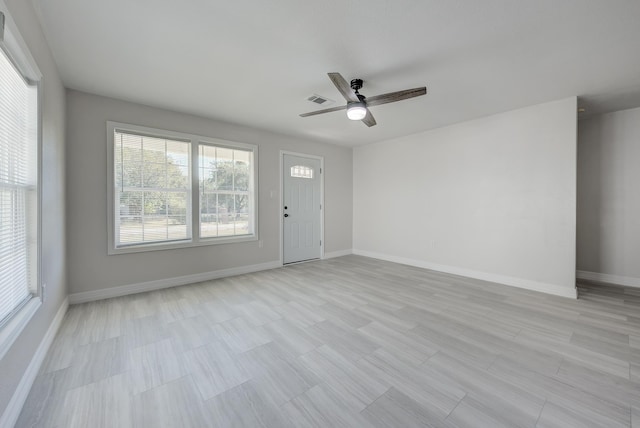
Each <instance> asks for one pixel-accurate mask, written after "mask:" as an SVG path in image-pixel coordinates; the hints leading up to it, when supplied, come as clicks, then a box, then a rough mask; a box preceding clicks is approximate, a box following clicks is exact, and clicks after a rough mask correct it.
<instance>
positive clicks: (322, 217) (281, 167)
mask: <svg viewBox="0 0 640 428" xmlns="http://www.w3.org/2000/svg"><path fill="white" fill-rule="evenodd" d="M284 155H291V156H298V157H301V158H309V159H317V160H319V161H320V205H321V206H322V209H321V210H320V241H321V242H322V245H320V260H322V259H324V258H325V255H324V246H325V245H324V243H325V240H324V207H325V205H324V175H325V168H324V157H323V156H316V155H309V154H306V153H300V152H292V151H289V150H280V266H284V212H283V209H282V207H283V206H284ZM313 260H316V259H313Z"/></svg>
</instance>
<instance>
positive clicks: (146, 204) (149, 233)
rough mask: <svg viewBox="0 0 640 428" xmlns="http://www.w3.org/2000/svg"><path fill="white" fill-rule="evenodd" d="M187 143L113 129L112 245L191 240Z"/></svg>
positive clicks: (188, 149) (189, 177) (188, 146)
mask: <svg viewBox="0 0 640 428" xmlns="http://www.w3.org/2000/svg"><path fill="white" fill-rule="evenodd" d="M190 157H191V143H190V142H188V141H179V140H174V139H167V138H159V137H155V136H151V135H143V134H137V133H132V132H130V131H122V130H118V129H116V130H115V131H114V179H115V183H114V194H115V202H116V204H115V207H114V208H115V211H116V212H115V220H116V221H115V235H116V236H115V238H116V240H115V243H116V247H126V246H130V245H140V244H148V243H162V242H172V241H184V240H190V239H191V173H190V171H191V168H190Z"/></svg>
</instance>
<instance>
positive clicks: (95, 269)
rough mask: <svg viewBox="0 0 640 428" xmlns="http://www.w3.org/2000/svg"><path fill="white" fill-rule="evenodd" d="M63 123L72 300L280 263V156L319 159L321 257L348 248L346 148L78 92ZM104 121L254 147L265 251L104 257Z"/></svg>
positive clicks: (70, 95)
mask: <svg viewBox="0 0 640 428" xmlns="http://www.w3.org/2000/svg"><path fill="white" fill-rule="evenodd" d="M212 102H215V101H214V100H212ZM67 118H68V120H67V132H68V139H69V143H68V145H67V152H66V154H67V195H68V197H67V212H68V215H67V226H68V228H69V235H68V252H69V289H70V293H78V292H84V291H93V290H100V289H105V288H110V287H114V286H121V285H129V284H136V283H140V282H147V281H153V280H161V279H165V278H172V277H179V276H184V275H191V274H198V273H206V272H211V271H216V270H220V269H227V268H233V267H238V266H246V265H253V264H259V263H265V262H272V261H277V260H279V259H280V254H279V252H280V250H279V247H280V229H279V227H280V209H281V207H280V202H279V197H280V196H279V195H280V182H281V178H280V159H279V156H280V150H288V151H295V152H300V153H306V154H311V155H318V156H324V159H325V172H326V173H325V213H324V215H325V242H324V244H325V253H331V252H334V251H341V250H350V249H351V248H352V241H351V240H352V187H353V186H352V149H351V148H345V147H339V146H333V145H327V144H319V143H313V142H307V141H301V140H298V139H295V138H291V137H287V136H283V135H276V134H272V133H268V132H264V131H259V130H255V129H250V128H247V127H241V126H237V125H233V124H229V123H223V122H218V121H215V120H211V119H206V118H202V117H196V116H191V115H187V114H181V113H176V112H172V111H167V110H162V109H157V108H152V107H148V106H144V105H139V104H132V103H128V102H124V101H119V100H115V99H111V98H104V97H100V96H97V95H90V94H86V93H82V92H77V91H67ZM108 120H112V121H117V122H125V123H131V124H135V125H142V126H148V127H153V128H160V129H166V130H171V131H181V132H189V133H193V134H198V135H203V136H208V137H214V138H222V139H226V140H232V141H238V142H243V143H251V144H256V145H258V146H259V164H258V167H259V181H258V187H259V202H258V203H259V219H258V221H259V223H258V226H259V233H260V239H261V240H263V241H264V247H263V248H259V247H258V242H245V243H236V244H223V245H212V246H206V247H196V248H182V249H176V250H163V251H152V252H145V253H132V254H121V255H111V256H109V255H107V196H106V189H107V158H106V156H107V141H106V139H107V135H106V122H107V121H108ZM272 195H273V198H272V197H271V196H272Z"/></svg>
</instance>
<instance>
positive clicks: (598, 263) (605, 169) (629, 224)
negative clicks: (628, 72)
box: [577, 108, 640, 286]
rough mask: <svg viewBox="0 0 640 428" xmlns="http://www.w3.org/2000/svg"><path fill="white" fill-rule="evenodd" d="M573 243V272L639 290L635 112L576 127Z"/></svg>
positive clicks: (638, 121) (639, 124) (639, 133)
mask: <svg viewBox="0 0 640 428" xmlns="http://www.w3.org/2000/svg"><path fill="white" fill-rule="evenodd" d="M577 242H578V264H577V267H578V270H579V271H587V272H595V273H598V274H605V275H610V276H612V277H606V276H605V277H602V278H600V279H602V280H605V281H610V282H615V283H621V284H627V285H635V286H640V108H636V109H632V110H624V111H619V112H615V113H610V114H605V115H600V116H595V117H593V118H590V119H585V120H581V121H580V123H579V130H578V241H577ZM594 279H597V278H594Z"/></svg>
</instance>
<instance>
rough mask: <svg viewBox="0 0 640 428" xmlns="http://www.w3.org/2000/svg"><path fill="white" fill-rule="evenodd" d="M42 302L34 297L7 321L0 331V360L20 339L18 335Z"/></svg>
mask: <svg viewBox="0 0 640 428" xmlns="http://www.w3.org/2000/svg"><path fill="white" fill-rule="evenodd" d="M41 304H42V301H41V300H40V298H39V297H37V296H34V297H32V298H31V300H29V301H28V302H27V303H26V304H25V305H24V306H23V307H22V308H21V309H20V310H19V311H18V313H17V314H15V315H14V316H13V318H11V319H10V320H9V322H8V323H7V324H5V325H4V326H3V327H2V330H0V360H2V358H4V356H5V354H6V353H7V352H8V351H9V349H11V346H12V345H13V343H14V342H15V341H16V339H18V337H20V333H22V330H24V328H25V327H26V326H27V324H28V323H29V321H30V320H31V318H33V315H34V314H35V313H36V311H37V310H38V308H39V307H40V305H41Z"/></svg>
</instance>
